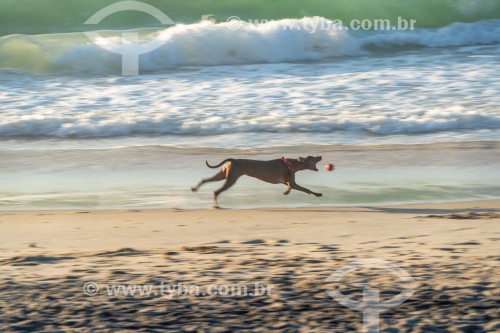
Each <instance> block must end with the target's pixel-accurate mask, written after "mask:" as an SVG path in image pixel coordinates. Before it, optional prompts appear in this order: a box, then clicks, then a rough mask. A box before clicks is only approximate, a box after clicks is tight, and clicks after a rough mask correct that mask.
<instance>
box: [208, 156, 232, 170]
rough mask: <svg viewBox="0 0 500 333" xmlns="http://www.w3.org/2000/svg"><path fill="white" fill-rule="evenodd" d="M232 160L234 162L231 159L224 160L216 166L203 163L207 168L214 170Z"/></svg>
mask: <svg viewBox="0 0 500 333" xmlns="http://www.w3.org/2000/svg"><path fill="white" fill-rule="evenodd" d="M233 160H234V159H232V158H226V159H225V160H224V161H222V162H220V163H219V164H217V165H210V164H208V161H205V163H207V167H209V168H212V169H215V168H218V167H220V166H221V165H223V164H224V163H226V162H232V161H233Z"/></svg>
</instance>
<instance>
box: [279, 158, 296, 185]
mask: <svg viewBox="0 0 500 333" xmlns="http://www.w3.org/2000/svg"><path fill="white" fill-rule="evenodd" d="M281 161H282V162H283V164H284V165H285V166H286V167H287V168H288V171H289V172H288V175H286V177H285V179H284V181H283V183H284V184H288V181H289V180H290V177H292V175H293V174H294V173H295V170H294V168H293V165H292V163H290V161H289V160H287V159H286V158H285V157H281Z"/></svg>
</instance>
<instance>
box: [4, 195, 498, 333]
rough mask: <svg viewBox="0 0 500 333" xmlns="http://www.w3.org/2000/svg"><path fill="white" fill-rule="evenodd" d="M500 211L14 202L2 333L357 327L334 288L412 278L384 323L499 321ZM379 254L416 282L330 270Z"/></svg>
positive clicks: (352, 290) (433, 326)
mask: <svg viewBox="0 0 500 333" xmlns="http://www.w3.org/2000/svg"><path fill="white" fill-rule="evenodd" d="M499 222H500V201H499V200H490V201H471V202H460V203H443V204H439V203H436V204H419V205H404V206H388V207H335V208H333V207H314V208H297V209H265V208H262V209H258V210H224V209H222V210H179V209H171V210H122V211H83V210H82V211H11V212H6V211H5V212H1V213H0V239H1V241H0V265H1V266H2V273H1V274H0V295H1V297H0V311H1V313H2V316H1V317H0V331H1V332H165V331H171V332H180V331H187V332H231V331H247V332H250V331H251V332H270V331H273V332H351V331H352V332H361V331H362V330H363V321H362V314H361V313H360V312H359V311H355V310H352V309H350V308H347V307H345V306H343V305H341V304H339V303H338V302H337V301H336V300H334V299H333V298H332V297H331V296H330V295H329V294H328V293H327V292H326V291H328V290H338V291H339V292H341V293H342V294H344V295H345V296H346V297H348V298H350V299H353V300H357V301H359V302H362V301H363V289H366V288H372V289H376V290H378V291H379V292H380V298H381V300H389V299H391V298H393V297H395V295H397V294H399V293H400V291H401V290H405V289H408V288H411V289H412V290H414V293H413V294H412V295H411V296H410V298H409V299H408V300H406V301H405V302H404V303H403V304H401V305H399V306H396V307H394V308H390V309H387V311H384V312H382V313H381V314H380V331H381V332H467V333H469V332H470V333H472V332H497V331H498V330H500V321H499V316H498V306H499V282H500V278H499V277H498V276H499V273H500V272H499V268H498V267H499V265H498V263H499V260H500V255H499V250H498V249H499V246H498V244H499V240H500V224H499ZM367 260H368V261H367ZM369 260H378V261H384V260H385V262H386V263H390V264H391V265H394V266H397V267H399V268H401V269H403V270H404V271H406V272H407V273H408V274H409V275H410V276H411V277H412V278H413V279H414V280H415V281H414V283H412V285H411V286H405V283H402V280H400V278H399V277H398V276H396V275H394V274H393V273H394V272H392V273H391V272H389V271H386V270H384V269H378V268H373V267H358V269H356V270H354V271H353V272H350V273H349V274H346V275H345V276H344V277H343V278H342V279H341V280H337V281H332V280H331V278H330V279H329V280H328V281H327V279H328V278H329V277H330V276H332V274H334V273H336V272H338V271H339V270H341V269H342V268H343V267H345V266H346V265H350V264H351V263H353V262H359V261H361V262H369ZM127 288H128V289H127ZM144 288H146V289H144ZM147 288H150V289H147ZM235 288H239V289H235Z"/></svg>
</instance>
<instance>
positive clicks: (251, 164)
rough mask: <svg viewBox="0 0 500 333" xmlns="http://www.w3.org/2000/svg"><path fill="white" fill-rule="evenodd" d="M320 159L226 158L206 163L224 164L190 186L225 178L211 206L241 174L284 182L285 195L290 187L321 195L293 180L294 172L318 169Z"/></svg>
mask: <svg viewBox="0 0 500 333" xmlns="http://www.w3.org/2000/svg"><path fill="white" fill-rule="evenodd" d="M319 161H321V156H317V157H314V156H307V157H305V158H304V157H299V158H297V159H286V158H284V157H282V158H281V159H275V160H270V161H257V160H244V159H233V158H228V159H226V160H224V161H222V162H221V163H219V164H217V165H215V166H212V165H210V164H208V162H206V163H207V166H208V167H209V168H212V169H215V168H218V167H220V166H221V165H224V166H223V167H222V169H221V170H220V171H219V172H218V173H217V174H216V175H215V176H213V177H211V178H205V179H203V180H201V181H200V182H199V183H198V185H196V186H194V187H192V188H191V190H192V191H193V192H196V191H198V189H199V188H200V186H201V185H203V184H205V183H207V182H216V181H219V180H223V179H225V180H226V182H225V183H224V185H223V186H222V187H221V188H220V189H218V190H217V191H215V192H214V196H213V207H214V208H217V207H218V206H219V204H218V202H217V197H218V196H219V194H221V193H222V192H224V191H225V190H227V189H228V188H230V187H231V186H233V185H234V183H236V181H237V180H238V178H240V177H241V176H243V175H247V176H250V177H254V178H257V179H260V180H262V181H265V182H267V183H271V184H285V185H287V186H288V189H287V190H286V191H285V192H284V193H283V194H285V195H287V194H288V193H290V191H291V190H292V189H294V190H298V191H302V192H305V193H307V194H313V195H315V196H317V197H321V196H322V195H323V194H321V193H316V192H313V191H311V190H309V189H307V188H305V187H302V186H300V185H298V184H297V183H296V182H295V172H297V171H301V170H313V171H318V168H317V167H316V164H317V163H318V162H319Z"/></svg>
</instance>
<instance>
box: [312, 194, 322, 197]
mask: <svg viewBox="0 0 500 333" xmlns="http://www.w3.org/2000/svg"><path fill="white" fill-rule="evenodd" d="M314 195H315V196H317V197H322V196H323V193H314Z"/></svg>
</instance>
